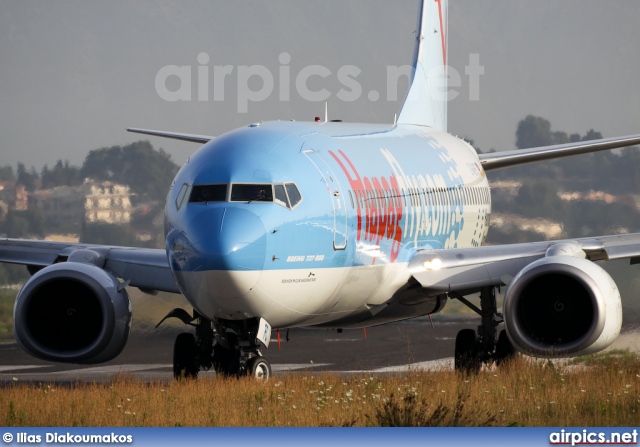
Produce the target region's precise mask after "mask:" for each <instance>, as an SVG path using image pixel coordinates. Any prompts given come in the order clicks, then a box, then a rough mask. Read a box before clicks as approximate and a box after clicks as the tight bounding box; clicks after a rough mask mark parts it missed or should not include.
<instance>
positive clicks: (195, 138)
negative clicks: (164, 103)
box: [127, 127, 215, 144]
mask: <svg viewBox="0 0 640 447" xmlns="http://www.w3.org/2000/svg"><path fill="white" fill-rule="evenodd" d="M127 132H134V133H142V134H145V135H153V136H154V137H163V138H171V139H174V140H182V141H190V142H192V143H202V144H204V143H208V142H209V141H211V140H213V139H214V138H215V137H208V136H206V135H192V134H189V133H178V132H165V131H163V130H149V129H136V128H134V127H130V128H128V129H127Z"/></svg>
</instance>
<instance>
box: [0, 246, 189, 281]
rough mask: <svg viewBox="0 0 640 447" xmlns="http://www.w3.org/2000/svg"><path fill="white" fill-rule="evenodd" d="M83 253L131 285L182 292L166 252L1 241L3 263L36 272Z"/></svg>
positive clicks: (146, 249) (129, 248)
mask: <svg viewBox="0 0 640 447" xmlns="http://www.w3.org/2000/svg"><path fill="white" fill-rule="evenodd" d="M79 250H91V251H92V252H95V253H96V254H97V257H96V259H97V261H96V262H98V265H97V266H98V267H100V268H103V269H104V270H106V271H108V272H110V273H112V274H113V275H114V276H116V277H117V278H121V279H123V280H124V281H125V284H127V285H130V286H132V287H138V288H139V289H141V290H143V291H145V292H152V291H163V292H171V293H180V289H178V286H177V285H176V283H175V281H174V279H173V274H172V272H171V269H170V267H169V261H168V260H167V253H166V252H165V251H164V250H158V249H149V248H131V247H114V246H108V245H92V244H74V243H67V242H49V241H35V240H24V239H1V240H0V262H8V263H12V264H22V265H26V266H27V267H28V268H29V270H30V271H32V272H34V271H37V270H39V269H40V268H42V267H46V266H48V265H51V264H56V263H59V262H66V261H67V260H68V259H69V257H70V256H72V255H73V254H74V253H79ZM93 263H94V264H95V262H93Z"/></svg>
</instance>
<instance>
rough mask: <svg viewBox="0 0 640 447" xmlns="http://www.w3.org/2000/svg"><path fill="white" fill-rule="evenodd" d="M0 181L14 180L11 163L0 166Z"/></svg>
mask: <svg viewBox="0 0 640 447" xmlns="http://www.w3.org/2000/svg"><path fill="white" fill-rule="evenodd" d="M0 181H7V182H15V181H16V174H15V173H14V172H13V167H12V166H11V165H4V166H0Z"/></svg>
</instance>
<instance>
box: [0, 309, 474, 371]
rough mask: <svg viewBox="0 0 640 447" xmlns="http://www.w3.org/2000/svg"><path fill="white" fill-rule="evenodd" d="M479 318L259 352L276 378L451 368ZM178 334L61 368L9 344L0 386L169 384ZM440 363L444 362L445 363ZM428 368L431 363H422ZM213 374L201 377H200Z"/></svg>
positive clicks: (299, 336)
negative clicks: (460, 338) (122, 380)
mask: <svg viewBox="0 0 640 447" xmlns="http://www.w3.org/2000/svg"><path fill="white" fill-rule="evenodd" d="M478 324H479V318H453V317H446V316H440V315H437V316H434V317H433V327H432V326H431V323H430V321H429V319H427V318H421V319H416V320H411V321H409V322H404V323H403V322H400V323H393V324H387V325H383V326H377V327H372V328H368V329H367V331H366V338H365V333H364V330H362V329H357V330H356V329H350V330H347V329H345V330H344V331H343V332H342V333H338V332H337V331H336V330H328V329H292V330H291V331H290V333H289V341H286V331H282V332H281V334H280V335H281V342H280V349H278V343H277V334H276V333H275V332H274V333H273V334H272V341H271V344H270V346H269V349H265V350H263V355H265V356H266V357H267V358H268V359H269V361H270V362H271V364H272V369H273V371H274V373H275V374H283V373H286V372H290V371H335V372H360V371H372V372H384V371H401V370H406V369H407V368H408V367H409V366H412V367H425V366H427V367H428V366H429V365H436V366H438V365H440V366H443V365H444V367H449V366H450V365H451V364H452V357H453V350H454V343H455V337H456V334H457V332H458V331H459V330H460V329H463V328H474V329H475V328H476V327H477V325H478ZM181 331H182V330H181V329H179V328H170V329H168V330H167V329H165V330H158V331H154V333H151V332H147V333H136V332H133V333H132V334H131V336H130V338H129V342H128V343H127V346H126V347H125V349H124V351H123V352H122V353H121V354H120V356H118V357H117V358H116V359H114V360H112V361H110V362H108V363H104V364H100V365H63V364H56V363H51V362H45V361H41V360H38V359H35V358H33V357H31V356H29V355H28V354H26V353H25V352H24V351H22V349H21V348H20V347H19V346H18V345H17V344H16V343H15V342H13V341H7V342H5V343H2V344H0V383H4V384H7V383H14V382H16V381H17V382H53V381H55V382H69V383H73V382H94V381H105V380H110V379H112V378H113V377H114V376H115V375H116V374H119V373H121V374H126V375H129V376H133V377H135V378H138V379H141V380H170V379H172V366H171V365H172V352H173V341H174V339H175V336H176V335H177V334H178V333H179V332H181ZM443 359H444V360H443ZM425 362H430V363H425ZM209 375H211V376H213V375H214V373H213V372H201V376H209Z"/></svg>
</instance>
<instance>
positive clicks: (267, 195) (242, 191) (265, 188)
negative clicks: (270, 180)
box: [231, 183, 273, 202]
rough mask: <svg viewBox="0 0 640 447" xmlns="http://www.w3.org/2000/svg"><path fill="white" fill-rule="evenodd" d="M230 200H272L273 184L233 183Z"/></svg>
mask: <svg viewBox="0 0 640 447" xmlns="http://www.w3.org/2000/svg"><path fill="white" fill-rule="evenodd" d="M231 201H232V202H273V186H272V185H267V184H264V185H263V184H238V183H236V184H234V185H232V186H231Z"/></svg>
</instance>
